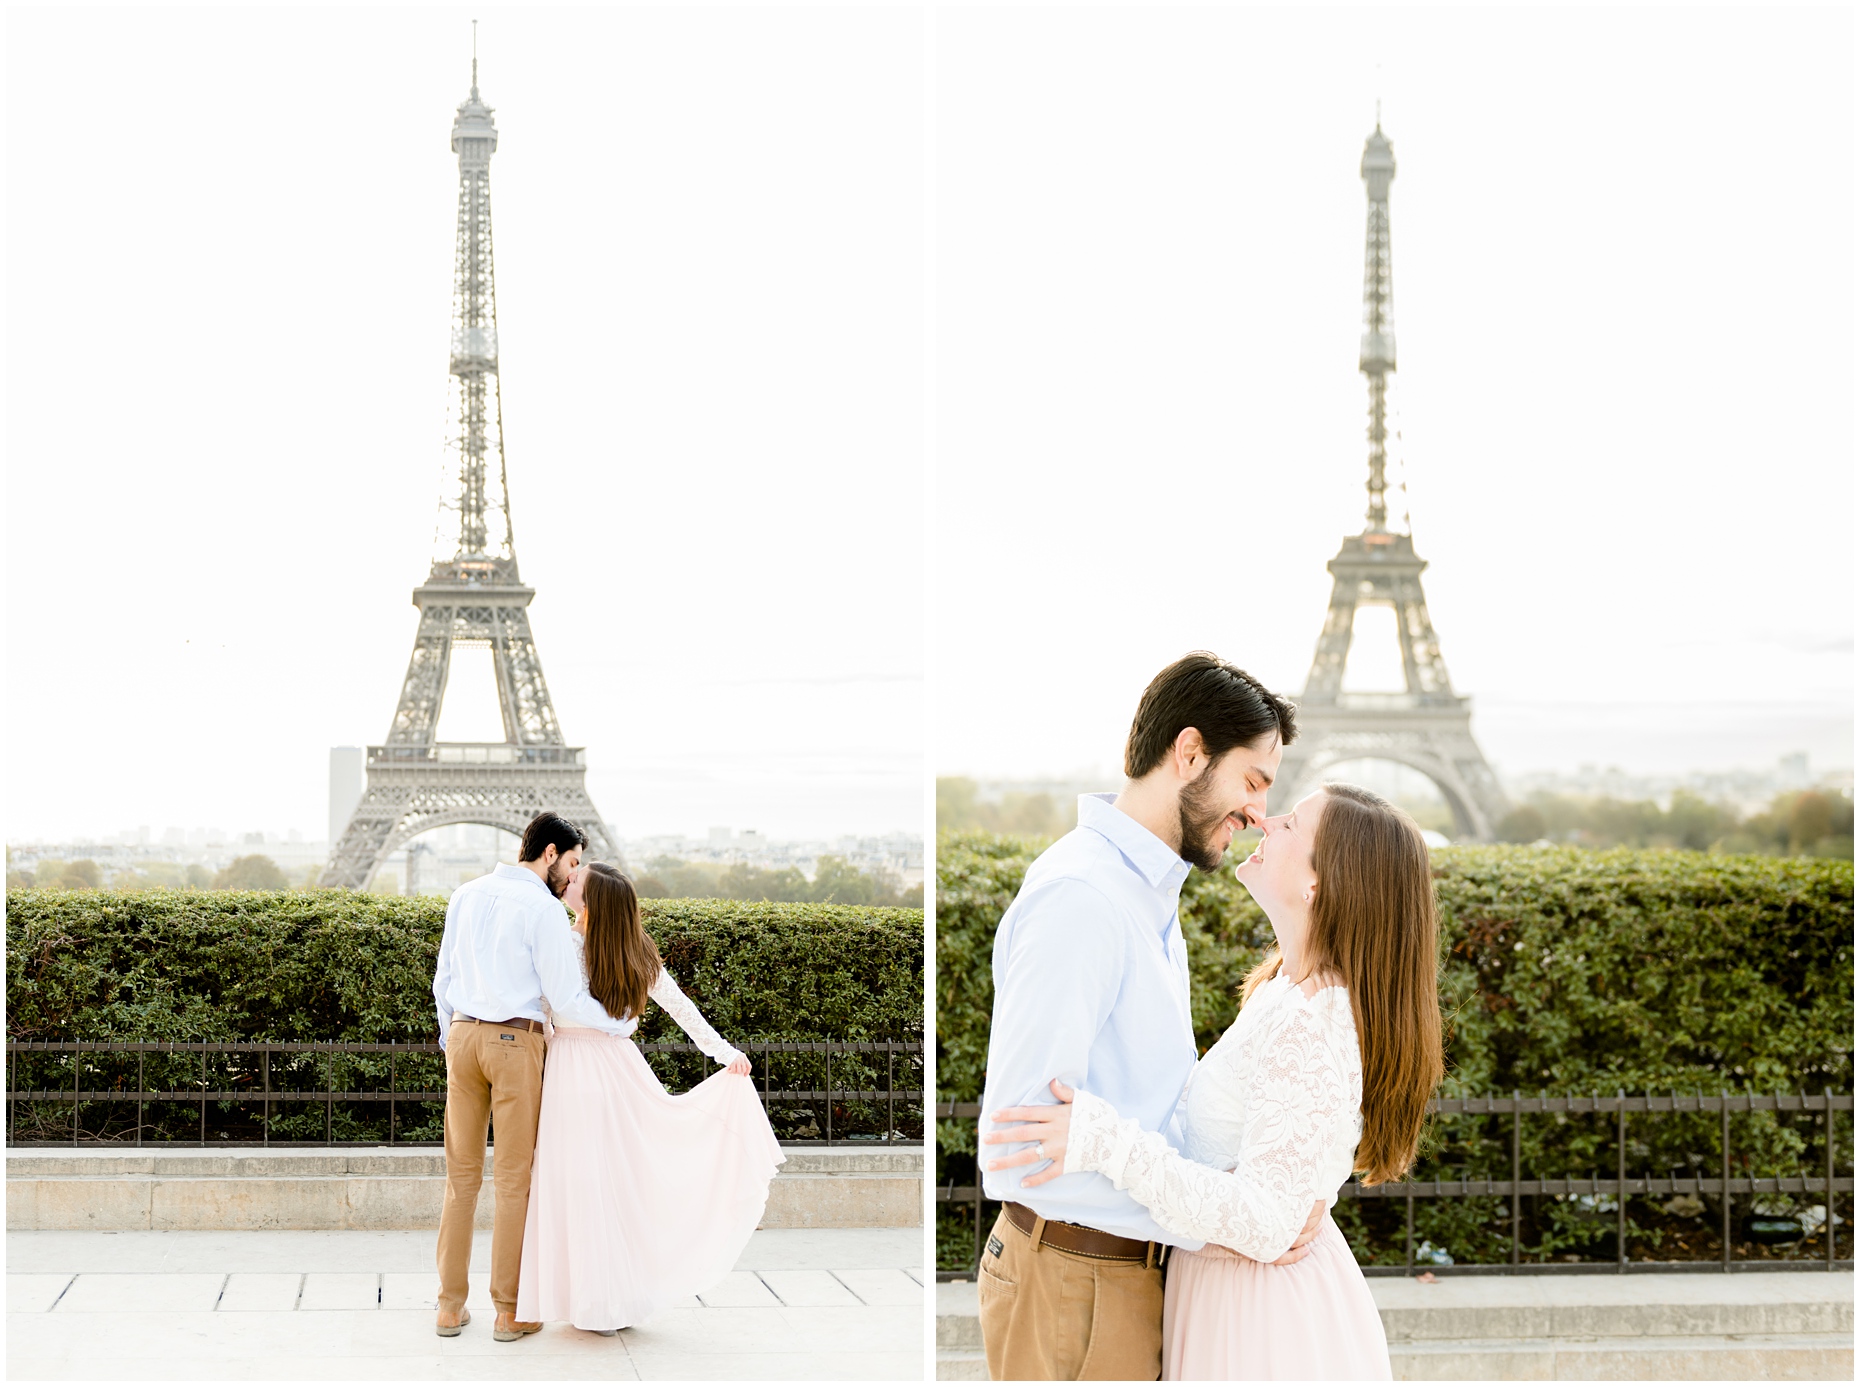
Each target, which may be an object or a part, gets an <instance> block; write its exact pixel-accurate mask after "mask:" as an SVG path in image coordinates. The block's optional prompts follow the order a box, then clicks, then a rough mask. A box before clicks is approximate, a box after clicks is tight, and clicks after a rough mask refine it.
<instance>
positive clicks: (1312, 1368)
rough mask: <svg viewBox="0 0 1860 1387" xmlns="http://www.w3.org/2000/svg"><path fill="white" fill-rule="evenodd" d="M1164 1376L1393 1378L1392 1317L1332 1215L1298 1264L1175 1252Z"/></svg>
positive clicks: (1168, 1283)
mask: <svg viewBox="0 0 1860 1387" xmlns="http://www.w3.org/2000/svg"><path fill="white" fill-rule="evenodd" d="M1163 1377H1164V1378H1165V1379H1166V1380H1168V1381H1171V1382H1223V1381H1225V1382H1236V1381H1247V1380H1266V1381H1275V1380H1276V1381H1286V1380H1295V1381H1310V1380H1322V1379H1328V1380H1331V1381H1339V1380H1343V1381H1350V1380H1354V1381H1359V1382H1360V1381H1379V1382H1386V1381H1388V1380H1389V1379H1390V1377H1391V1373H1390V1369H1389V1343H1388V1338H1387V1336H1386V1335H1385V1334H1384V1333H1383V1332H1382V1316H1381V1315H1379V1314H1378V1313H1377V1312H1376V1302H1375V1300H1374V1299H1373V1298H1372V1297H1371V1296H1370V1294H1369V1282H1368V1281H1366V1280H1365V1279H1364V1278H1363V1273H1362V1271H1361V1270H1360V1269H1359V1268H1358V1267H1357V1265H1356V1258H1355V1257H1354V1256H1352V1255H1351V1253H1350V1244H1349V1242H1348V1241H1347V1240H1345V1238H1344V1236H1343V1234H1342V1233H1341V1232H1340V1231H1339V1230H1338V1228H1337V1225H1336V1224H1334V1223H1332V1222H1331V1220H1330V1216H1329V1215H1328V1214H1326V1215H1325V1216H1324V1224H1323V1227H1322V1228H1321V1229H1320V1230H1319V1232H1318V1235H1317V1237H1316V1238H1315V1239H1313V1240H1312V1243H1311V1254H1310V1255H1309V1256H1308V1257H1306V1258H1304V1260H1302V1261H1299V1262H1294V1263H1293V1264H1292V1265H1291V1266H1289V1267H1275V1266H1272V1265H1270V1264H1269V1263H1266V1262H1255V1261H1254V1260H1253V1259H1252V1258H1250V1257H1242V1256H1241V1255H1240V1254H1239V1253H1237V1252H1233V1251H1230V1250H1229V1249H1227V1248H1224V1247H1216V1246H1214V1245H1213V1244H1212V1243H1210V1244H1209V1245H1208V1246H1206V1247H1204V1248H1203V1249H1202V1250H1201V1251H1199V1252H1184V1251H1182V1250H1181V1249H1180V1248H1177V1249H1176V1250H1175V1251H1173V1252H1171V1253H1170V1254H1169V1271H1168V1275H1167V1278H1166V1280H1165V1281H1164V1283H1163Z"/></svg>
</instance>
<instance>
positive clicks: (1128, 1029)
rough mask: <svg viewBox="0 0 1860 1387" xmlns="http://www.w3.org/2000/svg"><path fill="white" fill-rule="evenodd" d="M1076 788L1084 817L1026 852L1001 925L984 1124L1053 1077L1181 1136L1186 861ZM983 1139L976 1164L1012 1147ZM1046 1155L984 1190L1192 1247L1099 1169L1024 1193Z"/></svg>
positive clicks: (1043, 1091) (1172, 1136)
mask: <svg viewBox="0 0 1860 1387" xmlns="http://www.w3.org/2000/svg"><path fill="white" fill-rule="evenodd" d="M1115 798H1116V796H1114V795H1081V796H1079V826H1078V827H1077V828H1075V829H1073V830H1072V832H1070V833H1068V834H1067V835H1066V836H1065V837H1063V838H1061V839H1060V840H1059V841H1058V842H1057V843H1054V844H1053V845H1052V847H1050V848H1048V849H1047V850H1046V851H1045V852H1043V853H1041V854H1040V856H1039V857H1038V858H1037V859H1036V860H1035V861H1034V863H1033V865H1032V866H1031V867H1029V868H1028V869H1027V875H1026V878H1025V879H1024V880H1023V881H1022V882H1021V887H1020V894H1019V895H1017V896H1016V897H1015V898H1014V903H1013V904H1012V905H1011V906H1009V907H1008V911H1007V914H1005V915H1003V916H1002V917H1001V925H1000V928H999V929H997V930H996V931H995V953H994V980H995V1004H994V1014H993V1018H992V1022H991V1025H990V1029H989V1033H988V1077H987V1081H986V1084H985V1086H984V1088H983V1090H982V1113H983V1118H982V1124H983V1130H984V1131H986V1130H988V1129H989V1127H990V1126H991V1125H992V1124H990V1123H989V1121H988V1118H987V1114H988V1113H991V1112H993V1111H995V1110H996V1109H997V1108H1006V1107H1016V1106H1021V1105H1025V1104H1030V1103H1051V1102H1053V1101H1054V1100H1053V1094H1052V1090H1051V1089H1049V1088H1048V1087H1047V1081H1048V1080H1050V1079H1059V1080H1061V1081H1063V1082H1064V1083H1066V1084H1069V1085H1071V1086H1072V1087H1074V1088H1083V1089H1085V1090H1087V1091H1088V1092H1090V1093H1094V1094H1096V1095H1097V1096H1098V1097H1100V1098H1103V1099H1104V1100H1105V1101H1106V1102H1107V1103H1109V1104H1111V1106H1112V1107H1114V1108H1116V1109H1117V1111H1118V1112H1119V1113H1121V1114H1122V1115H1123V1116H1125V1117H1134V1118H1136V1119H1137V1121H1138V1122H1139V1123H1140V1124H1142V1126H1143V1128H1144V1130H1145V1131H1150V1132H1161V1133H1162V1134H1163V1135H1164V1136H1165V1137H1167V1138H1168V1139H1169V1141H1170V1143H1171V1144H1172V1145H1176V1146H1179V1145H1180V1144H1181V1142H1180V1140H1179V1139H1178V1136H1177V1133H1176V1130H1175V1110H1176V1103H1177V1102H1178V1101H1179V1100H1180V1098H1181V1096H1182V1089H1183V1087H1184V1086H1185V1085H1186V1084H1187V1083H1188V1078H1189V1075H1190V1073H1191V1072H1192V1071H1193V1070H1194V1067H1195V1028H1194V1023H1193V1020H1192V1018H1191V1016H1190V1012H1189V1000H1188V949H1187V946H1186V945H1185V944H1184V943H1183V942H1182V926H1181V921H1180V920H1179V919H1178V918H1177V914H1176V906H1177V901H1178V898H1179V897H1180V895H1181V892H1182V883H1183V881H1184V880H1186V879H1187V877H1188V863H1186V862H1184V861H1183V860H1182V857H1181V855H1180V854H1179V853H1177V852H1176V850H1175V849H1174V848H1172V847H1170V846H1169V845H1168V844H1167V843H1165V842H1163V841H1162V839H1160V838H1158V837H1157V836H1156V835H1155V834H1153V833H1151V832H1150V831H1149V830H1148V829H1147V828H1145V827H1143V825H1142V824H1140V823H1138V822H1137V821H1136V820H1135V819H1133V818H1131V817H1130V816H1129V815H1127V814H1125V813H1124V812H1123V811H1122V810H1120V809H1117V808H1114V807H1113V805H1112V801H1113V800H1114V799H1115ZM1020 1149H1021V1148H1020V1147H1015V1146H984V1147H982V1148H981V1151H982V1160H983V1161H984V1162H986V1161H988V1160H990V1159H993V1158H995V1157H996V1156H1000V1155H1005V1154H1007V1153H1009V1152H1012V1151H1016V1150H1020ZM1040 1169H1044V1167H1042V1166H1037V1165H1035V1166H1016V1167H1013V1168H1011V1169H1008V1170H996V1171H987V1172H985V1173H984V1175H983V1177H982V1189H983V1190H984V1191H985V1192H986V1194H987V1195H988V1197H989V1198H990V1199H1002V1200H1014V1201H1016V1202H1018V1203H1021V1204H1025V1205H1026V1206H1027V1207H1028V1208H1030V1209H1032V1210H1033V1211H1034V1212H1035V1213H1036V1214H1039V1215H1040V1216H1041V1217H1042V1218H1048V1219H1062V1220H1064V1221H1066V1222H1068V1223H1082V1224H1084V1225H1085V1226H1086V1227H1089V1228H1097V1229H1100V1230H1101V1231H1103V1232H1106V1233H1115V1234H1117V1235H1118V1236H1120V1237H1126V1238H1142V1239H1144V1240H1145V1241H1152V1240H1153V1241H1156V1242H1164V1243H1170V1244H1173V1245H1174V1246H1177V1247H1187V1248H1197V1247H1200V1246H1201V1243H1200V1242H1199V1241H1198V1240H1196V1239H1193V1238H1183V1237H1179V1236H1177V1235H1175V1234H1172V1233H1168V1232H1165V1231H1164V1230H1163V1229H1162V1228H1161V1227H1159V1226H1158V1225H1157V1223H1156V1221H1155V1220H1154V1219H1152V1218H1151V1217H1150V1215H1149V1211H1148V1210H1146V1209H1145V1208H1144V1207H1143V1206H1142V1205H1141V1204H1139V1203H1137V1201H1136V1200H1134V1199H1132V1198H1131V1197H1130V1196H1129V1195H1128V1194H1125V1193H1124V1192H1122V1191H1121V1190H1119V1189H1118V1188H1117V1187H1116V1186H1114V1185H1113V1184H1112V1183H1111V1182H1110V1181H1109V1180H1108V1179H1106V1178H1105V1177H1104V1176H1102V1175H1099V1174H1097V1173H1095V1172H1091V1171H1079V1172H1077V1173H1075V1174H1072V1175H1065V1176H1061V1177H1060V1178H1059V1179H1057V1180H1054V1181H1052V1182H1051V1183H1050V1184H1045V1185H1038V1186H1035V1187H1034V1188H1033V1189H1031V1190H1027V1191H1025V1192H1024V1193H1023V1192H1022V1190H1021V1185H1020V1182H1021V1177H1022V1176H1023V1175H1027V1174H1031V1173H1032V1172H1033V1171H1036V1170H1040Z"/></svg>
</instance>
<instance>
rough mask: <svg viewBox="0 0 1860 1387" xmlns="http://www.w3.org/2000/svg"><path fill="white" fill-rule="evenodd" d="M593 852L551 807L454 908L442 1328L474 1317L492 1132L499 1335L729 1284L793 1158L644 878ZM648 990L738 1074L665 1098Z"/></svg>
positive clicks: (600, 1326) (612, 1324) (606, 1323)
mask: <svg viewBox="0 0 1860 1387" xmlns="http://www.w3.org/2000/svg"><path fill="white" fill-rule="evenodd" d="M586 848H587V837H586V835H585V834H583V833H582V832H581V830H580V829H579V828H577V827H576V826H575V825H574V824H572V823H570V822H568V821H567V820H566V819H564V818H562V817H561V816H560V815H557V814H550V813H544V814H539V815H537V816H536V818H535V819H533V820H532V821H531V822H530V825H529V827H528V829H527V830H525V832H524V834H523V844H522V847H521V848H520V850H519V853H518V858H519V860H518V862H517V863H516V865H514V866H512V865H509V864H502V863H500V864H499V865H498V867H497V869H496V870H495V871H494V872H492V873H491V874H490V875H489V876H483V877H479V878H478V879H476V880H475V881H469V882H466V883H465V884H464V885H463V886H461V887H460V888H459V889H458V890H457V891H455V892H454V893H453V895H452V899H451V900H450V901H449V902H448V903H447V907H446V930H445V936H444V938H443V939H442V941H441V942H440V946H439V964H438V968H437V969H436V971H435V973H434V976H433V1000H434V1002H435V1004H436V1005H437V1007H438V1015H439V1035H440V1044H441V1046H442V1048H443V1049H444V1050H445V1052H446V1196H445V1205H444V1208H443V1211H442V1213H441V1215H440V1224H439V1254H438V1260H439V1309H438V1317H437V1321H436V1327H437V1330H438V1333H439V1334H440V1335H441V1336H442V1337H447V1338H450V1337H453V1336H456V1335H457V1334H459V1333H460V1332H461V1331H462V1330H463V1329H464V1327H465V1326H466V1325H467V1324H469V1323H470V1322H471V1314H470V1312H469V1311H468V1310H467V1309H466V1308H465V1300H466V1295H467V1285H466V1282H467V1277H468V1275H469V1271H470V1266H471V1252H472V1224H473V1222H474V1216H475V1214H476V1211H477V1205H478V1191H479V1187H480V1186H481V1185H482V1183H483V1179H484V1153H485V1137H486V1127H487V1124H488V1125H489V1126H490V1128H491V1129H492V1131H493V1133H494V1139H495V1141H496V1146H495V1147H494V1148H493V1152H492V1158H493V1163H494V1164H493V1182H494V1187H495V1190H496V1208H495V1212H494V1216H493V1223H492V1231H491V1283H490V1299H491V1303H492V1305H493V1307H494V1308H495V1310H496V1315H497V1318H496V1322H495V1324H494V1325H493V1327H492V1337H493V1338H495V1339H497V1340H499V1341H500V1342H510V1341H514V1340H517V1339H521V1338H522V1337H523V1336H524V1335H526V1334H534V1333H536V1332H537V1331H538V1330H540V1329H541V1328H542V1327H543V1323H544V1322H545V1321H549V1320H566V1321H568V1322H569V1323H571V1324H573V1325H574V1326H575V1327H576V1328H578V1329H586V1330H592V1331H593V1332H595V1333H597V1334H613V1333H615V1332H616V1331H618V1330H620V1329H624V1328H626V1327H627V1326H628V1325H632V1324H637V1323H639V1322H640V1321H641V1320H643V1319H645V1318H646V1317H647V1316H648V1315H651V1314H652V1313H654V1312H655V1311H657V1310H660V1309H662V1308H664V1307H665V1306H667V1305H670V1304H671V1303H672V1302H674V1301H676V1300H680V1299H683V1298H685V1297H688V1296H691V1295H694V1294H696V1293H697V1292H699V1291H703V1290H707V1289H709V1288H710V1287H712V1286H714V1285H715V1284H716V1283H717V1282H718V1281H720V1280H722V1279H723V1277H724V1276H725V1275H726V1274H727V1273H728V1272H729V1271H730V1269H731V1268H732V1267H733V1266H735V1264H736V1260H737V1258H738V1256H740V1255H741V1253H742V1251H743V1247H744V1245H745V1244H746V1243H747V1242H748V1241H749V1235H750V1234H751V1233H752V1232H754V1231H755V1227H756V1224H757V1223H758V1222H760V1221H761V1218H762V1211H763V1208H764V1206H765V1205H766V1204H767V1202H768V1192H769V1182H770V1181H771V1180H772V1179H773V1178H774V1175H775V1167H776V1166H777V1165H778V1164H780V1163H781V1161H782V1160H784V1159H785V1158H784V1157H783V1155H782V1152H781V1147H780V1145H779V1143H777V1141H776V1140H775V1133H774V1131H773V1130H772V1129H771V1128H770V1126H769V1121H768V1117H767V1115H766V1114H764V1112H763V1111H762V1104H761V1102H760V1101H759V1100H758V1099H757V1097H756V1091H755V1085H754V1084H753V1083H751V1082H750V1080H749V1077H748V1075H749V1060H748V1059H747V1057H745V1056H744V1055H743V1053H742V1052H741V1051H739V1050H737V1049H735V1048H734V1047H733V1046H731V1045H730V1044H729V1043H728V1042H726V1041H725V1040H724V1039H723V1037H722V1036H720V1035H718V1034H717V1032H716V1031H715V1030H713V1029H712V1028H711V1026H710V1025H709V1023H708V1022H706V1021H705V1020H704V1018H703V1016H702V1015H700V1014H699V1012H698V1009H697V1008H696V1007H695V1006H693V1005H692V1003H691V1002H690V1000H689V999H688V998H687V997H686V996H685V995H684V993H683V992H682V991H681V990H680V989H679V987H678V984H677V982H675V981H674V980H673V978H672V975H671V973H670V972H669V971H667V969H666V967H665V965H664V963H663V962H662V961H661V960H660V958H659V951H658V949H657V947H656V946H655V945H654V944H653V941H652V938H651V936H649V935H648V934H647V933H646V931H645V929H644V927H643V925H642V924H641V921H640V913H639V900H638V897H637V896H636V895H635V894H634V890H633V884H632V882H631V881H629V880H628V879H627V877H626V876H625V874H624V873H622V872H621V871H619V869H617V868H615V867H612V866H610V865H608V864H607V863H604V862H590V863H583V862H582V861H581V855H582V853H583V852H584V851H585V850H586ZM565 906H566V907H567V911H568V912H572V914H573V919H572V920H571V919H570V918H569V914H568V913H565V912H564V907H565ZM648 1000H651V1001H653V1002H656V1003H658V1005H659V1006H660V1007H662V1008H664V1010H665V1011H666V1013H667V1014H668V1015H670V1016H671V1017H672V1019H673V1020H675V1021H677V1022H678V1024H679V1025H680V1026H682V1027H683V1028H684V1031H685V1034H687V1035H688V1036H690V1037H691V1039H692V1040H693V1041H695V1042H696V1043H697V1045H698V1048H699V1049H701V1050H703V1052H704V1053H705V1054H707V1055H708V1056H710V1058H711V1059H713V1060H715V1061H716V1062H717V1063H718V1064H720V1065H722V1066H724V1067H723V1068H722V1069H721V1070H719V1071H718V1072H717V1073H715V1074H712V1075H711V1076H710V1077H709V1078H707V1079H705V1080H704V1081H703V1082H702V1083H700V1084H698V1085H697V1086H696V1087H695V1088H693V1089H691V1090H690V1091H689V1092H687V1093H682V1094H678V1095H676V1096H674V1095H671V1094H668V1093H667V1092H666V1091H665V1088H664V1086H663V1085H662V1084H660V1082H659V1080H658V1078H657V1076H656V1075H654V1074H653V1072H652V1070H651V1068H650V1067H648V1065H647V1064H646V1060H645V1057H644V1056H643V1055H641V1054H640V1052H639V1049H638V1047H637V1046H635V1045H634V1043H633V1042H632V1040H631V1039H629V1037H630V1036H631V1035H632V1034H633V1032H634V1031H635V1030H636V1029H637V1028H638V1026H639V1021H640V1017H641V1016H642V1015H643V1014H644V1012H645V1009H646V1003H647V1001H648ZM545 1061H546V1062H545Z"/></svg>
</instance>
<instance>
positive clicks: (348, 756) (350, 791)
mask: <svg viewBox="0 0 1860 1387" xmlns="http://www.w3.org/2000/svg"><path fill="white" fill-rule="evenodd" d="M365 777H366V769H365V768H364V766H363V764H362V749H361V748H360V747H359V746H333V747H331V748H330V749H329V841H330V842H332V843H334V842H337V841H339V840H340V839H341V838H342V830H343V829H345V828H347V827H348V825H349V815H351V814H353V813H354V812H355V806H356V805H358V804H360V803H361V801H362V785H363V782H364V779H365Z"/></svg>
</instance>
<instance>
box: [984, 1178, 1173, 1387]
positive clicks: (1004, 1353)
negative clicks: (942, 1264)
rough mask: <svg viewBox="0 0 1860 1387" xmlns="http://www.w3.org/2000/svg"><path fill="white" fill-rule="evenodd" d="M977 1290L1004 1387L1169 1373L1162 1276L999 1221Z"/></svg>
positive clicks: (991, 1361) (992, 1359)
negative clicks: (1041, 1239)
mask: <svg viewBox="0 0 1860 1387" xmlns="http://www.w3.org/2000/svg"><path fill="white" fill-rule="evenodd" d="M976 1274H977V1276H978V1278H979V1279H980V1283H981V1284H980V1285H979V1286H978V1287H977V1290H978V1292H979V1299H980V1301H981V1313H982V1347H983V1348H984V1349H985V1350H986V1352H987V1354H988V1376H989V1377H990V1378H992V1379H993V1380H994V1381H996V1382H1006V1381H1021V1382H1076V1381H1098V1382H1102V1381H1110V1380H1123V1381H1136V1382H1154V1381H1155V1380H1156V1379H1157V1378H1158V1377H1160V1376H1161V1375H1162V1311H1163V1273H1162V1268H1161V1267H1146V1266H1144V1265H1143V1263H1141V1262H1107V1261H1102V1260H1100V1259H1098V1258H1095V1257H1081V1256H1079V1255H1078V1254H1077V1253H1074V1252H1061V1251H1060V1250H1059V1249H1058V1248H1055V1247H1049V1246H1045V1245H1041V1246H1039V1247H1035V1246H1034V1243H1033V1239H1032V1238H1030V1237H1029V1236H1028V1235H1027V1234H1025V1233H1023V1232H1021V1231H1020V1229H1018V1228H1016V1227H1015V1226H1014V1225H1013V1224H1012V1223H1009V1222H1008V1219H1007V1215H1006V1214H1002V1215H1000V1216H999V1217H997V1218H996V1219H995V1226H994V1229H993V1231H992V1232H991V1233H990V1234H989V1236H988V1242H987V1245H986V1246H985V1248H984V1250H983V1252H982V1265H981V1269H980V1270H979V1271H978V1272H977V1273H976Z"/></svg>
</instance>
